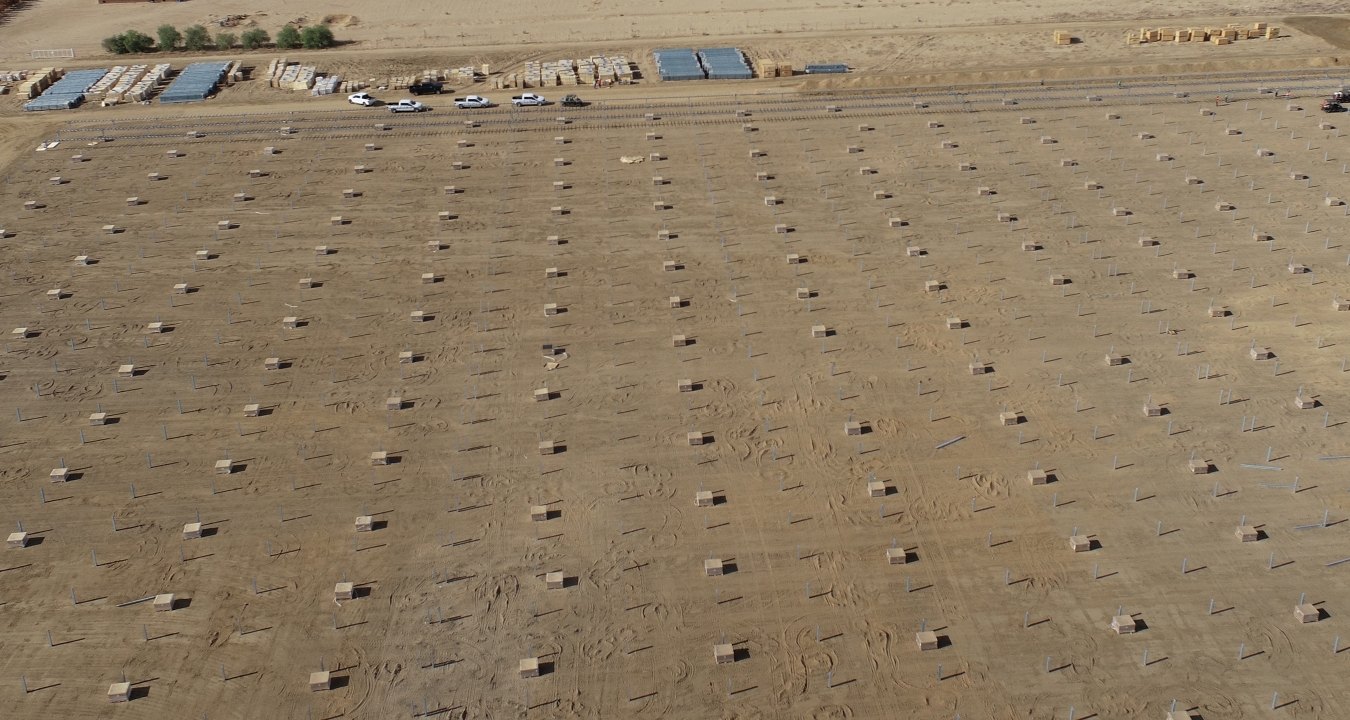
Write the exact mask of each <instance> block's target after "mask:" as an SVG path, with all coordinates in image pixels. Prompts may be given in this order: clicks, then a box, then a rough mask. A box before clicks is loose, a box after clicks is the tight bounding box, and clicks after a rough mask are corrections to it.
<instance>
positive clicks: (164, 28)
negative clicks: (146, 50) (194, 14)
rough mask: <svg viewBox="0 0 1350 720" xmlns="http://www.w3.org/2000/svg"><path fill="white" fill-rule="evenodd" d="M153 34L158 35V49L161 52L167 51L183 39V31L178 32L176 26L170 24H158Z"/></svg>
mask: <svg viewBox="0 0 1350 720" xmlns="http://www.w3.org/2000/svg"><path fill="white" fill-rule="evenodd" d="M155 34H156V35H158V36H159V49H160V51H161V52H169V51H170V50H173V49H174V48H175V47H177V46H178V43H180V42H182V41H183V33H180V32H178V28H176V27H174V26H172V25H160V26H159V28H158V29H157V30H155Z"/></svg>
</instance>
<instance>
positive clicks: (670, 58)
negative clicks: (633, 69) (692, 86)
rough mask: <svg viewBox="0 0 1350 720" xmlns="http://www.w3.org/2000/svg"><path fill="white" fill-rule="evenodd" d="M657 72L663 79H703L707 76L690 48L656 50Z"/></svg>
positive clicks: (654, 53) (654, 54)
mask: <svg viewBox="0 0 1350 720" xmlns="http://www.w3.org/2000/svg"><path fill="white" fill-rule="evenodd" d="M652 55H653V56H655V57H656V72H657V74H658V75H659V76H660V77H661V79H662V80H702V79H704V78H706V77H707V75H706V74H704V72H703V66H701V65H699V62H698V58H697V57H696V56H695V55H694V51H693V50H691V49H689V48H675V49H668V50H656V51H654V52H653V53H652Z"/></svg>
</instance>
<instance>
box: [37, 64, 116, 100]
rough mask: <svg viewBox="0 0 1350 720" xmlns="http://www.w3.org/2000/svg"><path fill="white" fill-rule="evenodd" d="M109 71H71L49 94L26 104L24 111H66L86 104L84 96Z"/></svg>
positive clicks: (48, 91) (49, 90)
mask: <svg viewBox="0 0 1350 720" xmlns="http://www.w3.org/2000/svg"><path fill="white" fill-rule="evenodd" d="M107 74H108V71H107V70H71V71H70V72H68V73H66V74H65V75H64V76H62V78H61V79H60V80H57V81H56V82H54V83H52V86H51V87H49V88H47V92H44V93H42V94H41V95H39V96H38V97H36V98H33V99H32V100H29V101H28V102H26V103H24V106H23V109H24V110H66V109H69V108H73V107H75V106H76V105H79V104H80V103H82V102H84V94H85V93H86V92H88V90H89V88H91V87H93V85H94V83H96V82H98V81H99V80H102V79H103V76H104V75H107Z"/></svg>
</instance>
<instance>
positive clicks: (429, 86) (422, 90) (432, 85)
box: [408, 82, 445, 95]
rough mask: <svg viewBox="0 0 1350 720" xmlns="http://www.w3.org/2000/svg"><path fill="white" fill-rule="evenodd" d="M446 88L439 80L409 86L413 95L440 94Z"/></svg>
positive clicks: (409, 90)
mask: <svg viewBox="0 0 1350 720" xmlns="http://www.w3.org/2000/svg"><path fill="white" fill-rule="evenodd" d="M444 88H445V86H444V85H442V84H441V83H438V82H420V83H413V84H412V85H409V86H408V92H410V93H412V94H413V95H440V94H441V91H442V90H443V89H444Z"/></svg>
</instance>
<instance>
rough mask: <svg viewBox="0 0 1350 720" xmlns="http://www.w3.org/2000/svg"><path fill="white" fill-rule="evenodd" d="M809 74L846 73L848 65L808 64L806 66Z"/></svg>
mask: <svg viewBox="0 0 1350 720" xmlns="http://www.w3.org/2000/svg"><path fill="white" fill-rule="evenodd" d="M804 70H805V72H806V74H807V75H820V74H823V73H846V72H848V66H847V65H844V64H819V65H807V66H806V67H805V68H804Z"/></svg>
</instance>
